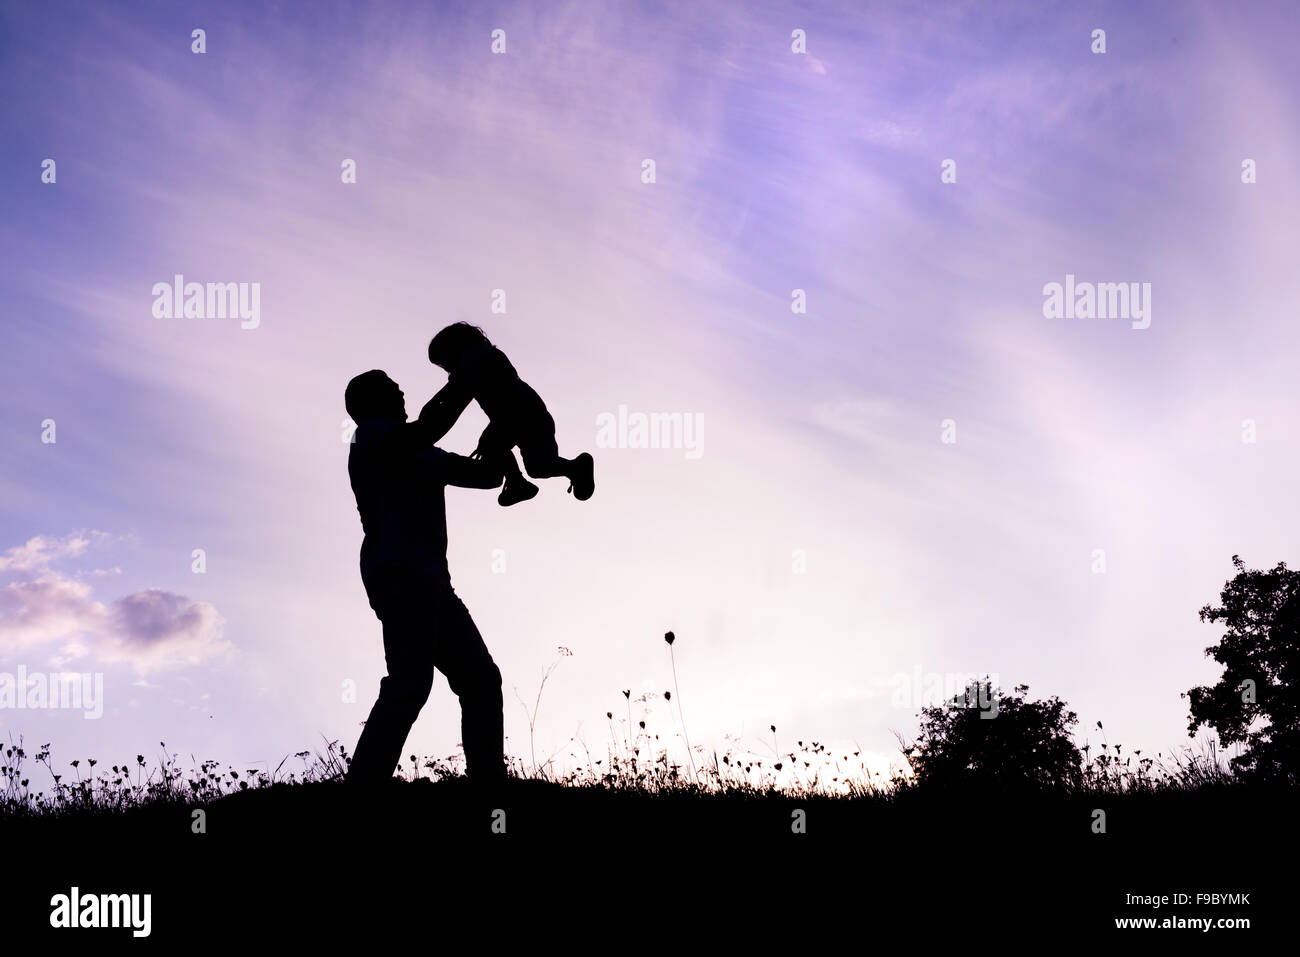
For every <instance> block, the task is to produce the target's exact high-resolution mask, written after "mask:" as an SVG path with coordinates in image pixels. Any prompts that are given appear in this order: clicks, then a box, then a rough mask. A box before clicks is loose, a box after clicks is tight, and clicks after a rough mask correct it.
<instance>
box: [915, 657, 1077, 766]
mask: <svg viewBox="0 0 1300 957" xmlns="http://www.w3.org/2000/svg"><path fill="white" fill-rule="evenodd" d="M1028 690H1029V686H1028V685H1017V686H1016V689H1015V693H1014V694H1011V695H1007V694H1004V693H1003V692H1002V691H1001V690H1000V689H996V690H995V689H994V688H993V687H992V685H991V683H989V682H985V683H984V684H983V685H982V686H981V684H980V683H979V682H973V683H972V684H971V685H970V686H969V687H968V688H967V689H966V692H965V694H963V695H958V696H956V697H955V698H953V700H952V701H950V702H947V703H946V704H945V705H943V706H931V707H927V708H922V709H921V730H920V733H919V735H918V737H917V739H916V741H915V742H914V743H913V744H912V745H911V748H910V749H909V750H907V751H906V754H907V760H908V762H909V763H910V764H911V766H912V771H913V773H914V774H915V775H916V780H917V783H918V784H920V785H938V786H963V787H969V786H971V785H976V786H979V787H982V788H989V789H998V790H1002V789H1010V788H1027V787H1028V788H1038V789H1054V788H1063V787H1069V786H1073V785H1077V784H1078V783H1079V782H1080V778H1081V769H1082V755H1081V754H1080V753H1079V749H1078V748H1076V747H1075V746H1074V742H1073V741H1072V740H1070V729H1071V728H1073V727H1074V725H1075V723H1076V722H1077V721H1078V716H1077V715H1076V714H1075V713H1074V712H1073V711H1067V710H1066V707H1065V702H1063V701H1061V700H1060V699H1059V698H1055V697H1053V698H1049V699H1047V700H1046V701H1026V700H1025V692H1027V691H1028ZM993 701H996V703H997V708H996V714H995V715H990V712H991V711H992V708H991V707H989V706H988V705H989V704H990V703H991V702H993Z"/></svg>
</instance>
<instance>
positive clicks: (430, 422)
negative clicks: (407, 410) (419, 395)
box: [415, 382, 473, 445]
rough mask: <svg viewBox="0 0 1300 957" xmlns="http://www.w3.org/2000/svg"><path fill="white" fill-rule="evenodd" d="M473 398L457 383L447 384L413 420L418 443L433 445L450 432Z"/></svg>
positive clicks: (425, 404)
mask: <svg viewBox="0 0 1300 957" xmlns="http://www.w3.org/2000/svg"><path fill="white" fill-rule="evenodd" d="M471 399H473V396H472V395H470V393H469V390H468V389H465V388H463V387H462V386H461V385H460V384H459V383H457V382H448V383H447V384H446V385H445V386H443V387H442V388H441V389H440V390H438V394H437V395H435V396H434V397H433V398H432V399H430V400H429V401H428V402H426V403H424V408H422V409H421V410H420V415H419V417H418V418H417V419H416V420H415V422H416V424H417V425H418V426H419V435H420V441H422V442H428V443H429V444H430V445H434V444H436V443H437V442H438V440H440V439H441V438H442V437H443V436H444V435H446V434H447V433H448V432H450V431H451V427H452V426H453V425H455V424H456V420H457V419H459V418H460V415H461V413H462V412H464V411H465V409H466V407H467V406H468V405H469V403H470V400H471Z"/></svg>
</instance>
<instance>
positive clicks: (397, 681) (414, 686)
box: [347, 602, 434, 784]
mask: <svg viewBox="0 0 1300 957" xmlns="http://www.w3.org/2000/svg"><path fill="white" fill-rule="evenodd" d="M430 613H431V610H430V609H428V608H427V607H426V608H424V609H418V608H415V607H412V605H411V604H410V603H408V602H401V603H396V604H394V605H392V606H389V607H387V608H386V609H385V610H384V619H383V622H384V660H385V661H386V662H387V664H388V674H387V675H386V676H385V677H384V678H383V679H382V680H381V681H380V682H379V698H378V700H377V701H375V706H374V707H373V708H371V709H370V717H369V719H368V720H367V721H366V726H365V727H364V728H363V729H362V731H361V738H360V739H359V740H358V741H357V748H356V752H355V753H354V754H353V756H352V764H351V766H350V767H349V768H348V776H347V779H348V780H349V781H355V782H359V783H365V784H370V783H379V782H383V781H387V780H389V779H390V778H392V776H393V770H394V769H395V768H396V767H397V762H398V761H399V760H401V757H402V745H403V744H405V743H406V736H407V735H408V734H410V732H411V725H413V724H414V723H415V719H416V717H418V716H419V714H420V709H421V708H423V707H424V703H425V701H427V700H428V698H429V689H430V688H432V687H433V657H434V655H433V633H432V628H431V626H430V617H431V614H430Z"/></svg>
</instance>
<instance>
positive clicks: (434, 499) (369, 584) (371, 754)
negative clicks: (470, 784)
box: [344, 369, 505, 784]
mask: <svg viewBox="0 0 1300 957" xmlns="http://www.w3.org/2000/svg"><path fill="white" fill-rule="evenodd" d="M344 404H345V406H346V407H347V411H348V415H350V416H351V417H352V420H353V421H354V422H355V423H356V424H357V428H356V432H355V435H354V438H353V444H352V449H351V451H350V452H349V454H348V476H349V478H350V480H351V483H352V492H353V494H354V495H355V496H356V499H357V511H358V512H360V513H361V526H362V529H363V531H364V532H365V538H364V540H363V541H362V544H361V580H362V582H363V584H364V585H365V588H366V596H367V597H368V598H369V600H370V607H371V608H373V609H374V611H375V614H376V615H377V616H378V617H379V620H380V621H381V622H382V623H383V626H384V659H385V661H386V663H387V666H388V674H387V675H386V676H385V677H384V678H383V679H382V680H381V681H380V683H379V698H378V700H377V701H375V705H374V707H373V708H372V709H371V710H370V717H369V719H368V720H367V721H366V724H365V728H364V729H363V730H362V732H361V737H360V739H359V740H358V741H357V747H356V752H355V753H354V754H353V757H352V764H351V766H350V768H349V769H348V774H347V780H348V781H350V782H359V783H376V782H382V781H386V780H389V779H390V778H392V776H393V770H394V768H396V766H397V762H398V761H399V760H400V758H401V754H402V745H403V744H404V743H405V742H406V737H407V735H408V734H409V733H410V730H411V725H412V724H414V723H415V719H416V717H417V716H418V715H419V713H420V709H421V708H422V707H423V706H424V703H425V701H426V700H427V699H428V697H429V691H430V689H431V688H432V686H433V672H434V669H435V668H437V669H438V670H439V671H441V672H442V673H443V674H444V675H446V676H447V683H448V684H449V685H450V686H451V690H452V691H454V692H455V693H456V696H457V697H458V698H460V707H461V741H462V744H463V746H464V748H465V764H466V773H467V774H468V775H469V777H470V778H471V779H472V780H474V781H476V782H478V783H480V784H482V783H487V784H493V783H496V782H499V781H501V780H503V779H504V777H505V765H504V763H503V758H502V752H503V750H504V741H503V731H502V724H503V720H502V699H501V672H500V670H499V669H498V668H497V666H496V663H495V662H493V660H492V656H491V655H490V654H489V653H488V650H487V646H486V645H484V644H483V638H482V636H481V635H479V631H478V628H477V627H476V626H475V625H474V620H473V619H472V618H470V615H469V611H468V610H467V609H466V608H465V605H464V603H463V602H461V600H460V598H459V597H458V596H457V595H456V593H455V592H454V591H453V590H452V587H451V576H450V574H449V572H448V569H447V512H446V502H445V498H444V489H445V487H446V486H448V485H456V486H461V487H463V488H483V489H489V488H497V487H498V486H500V485H501V482H502V479H503V478H504V476H503V475H502V471H501V468H500V465H499V464H496V465H494V464H492V463H489V462H487V461H486V460H483V461H480V460H476V459H471V458H467V457H465V456H462V455H455V454H453V453H451V452H445V451H443V450H442V449H439V448H437V447H436V446H435V445H434V443H435V442H437V441H438V440H439V439H441V438H442V437H443V435H445V434H446V432H447V430H448V429H450V428H451V425H452V424H453V423H454V422H455V421H456V418H457V417H458V416H459V414H460V413H461V412H463V411H464V405H460V406H459V407H456V406H452V407H448V406H447V405H446V404H442V405H438V404H436V403H433V402H430V404H429V405H427V406H425V409H424V410H423V411H422V412H421V414H420V417H419V419H417V420H416V421H415V422H407V421H406V403H405V397H404V395H403V393H402V390H401V389H400V388H398V385H397V383H396V382H394V381H393V380H392V379H390V378H389V377H388V376H387V375H386V374H385V373H383V372H381V371H379V370H378V369H372V370H371V371H369V372H365V373H362V374H361V375H359V376H357V377H356V378H354V379H353V380H352V381H351V382H349V383H348V387H347V391H346V392H345V393H344ZM465 404H468V402H466V403H465Z"/></svg>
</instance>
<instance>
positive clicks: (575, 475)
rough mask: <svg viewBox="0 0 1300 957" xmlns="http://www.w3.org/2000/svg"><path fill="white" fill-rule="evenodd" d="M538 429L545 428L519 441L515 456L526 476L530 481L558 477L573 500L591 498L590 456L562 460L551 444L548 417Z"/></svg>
mask: <svg viewBox="0 0 1300 957" xmlns="http://www.w3.org/2000/svg"><path fill="white" fill-rule="evenodd" d="M538 425H539V426H547V427H545V428H542V427H539V428H536V429H534V430H533V431H532V432H531V433H530V434H526V435H523V436H521V437H520V440H519V454H520V455H521V456H522V457H523V460H524V468H526V469H527V470H528V474H529V475H530V476H532V477H533V478H555V477H556V476H560V475H562V476H564V477H565V478H567V479H568V480H569V482H570V483H571V484H570V485H569V491H571V492H573V493H574V497H575V498H577V499H579V500H580V501H586V500H587V499H589V498H591V493H592V491H593V490H594V489H595V487H596V486H595V479H594V478H593V477H592V466H593V463H592V458H591V456H590V455H589V454H587V453H586V452H583V453H582V454H581V455H579V456H576V457H575V458H571V459H566V458H564V457H563V456H561V455H560V450H559V446H557V445H556V443H555V423H554V421H552V420H551V417H550V415H547V416H546V420H545V422H542V423H538Z"/></svg>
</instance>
